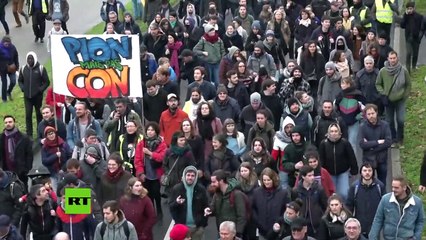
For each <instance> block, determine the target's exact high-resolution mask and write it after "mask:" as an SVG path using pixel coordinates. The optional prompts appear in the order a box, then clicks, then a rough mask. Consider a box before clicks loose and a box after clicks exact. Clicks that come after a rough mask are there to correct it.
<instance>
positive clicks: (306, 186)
mask: <svg viewBox="0 0 426 240" xmlns="http://www.w3.org/2000/svg"><path fill="white" fill-rule="evenodd" d="M299 176H300V177H301V181H300V182H299V184H298V185H297V186H295V190H294V191H295V194H296V196H297V197H298V198H300V199H301V200H302V201H303V204H302V207H301V209H300V213H299V216H300V217H303V218H304V219H307V221H308V235H309V236H311V237H316V236H317V234H318V229H319V226H320V223H321V218H322V216H323V214H324V212H325V210H326V208H327V206H328V204H327V194H326V193H325V191H324V189H323V188H322V187H321V185H320V184H318V182H317V181H316V180H315V170H314V168H312V167H311V166H309V165H305V166H302V167H301V168H300V171H299Z"/></svg>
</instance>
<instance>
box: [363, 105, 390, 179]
mask: <svg viewBox="0 0 426 240" xmlns="http://www.w3.org/2000/svg"><path fill="white" fill-rule="evenodd" d="M364 112H365V115H366V118H367V121H364V122H363V123H362V124H361V126H360V128H359V139H360V143H359V145H360V147H361V149H362V150H363V152H362V158H363V162H368V163H370V164H371V165H372V166H373V168H374V170H376V171H377V177H378V179H379V180H380V181H382V182H383V184H385V185H386V177H387V171H388V163H387V162H388V149H389V147H390V146H391V144H392V136H391V131H390V129H389V124H388V123H387V122H386V121H383V120H381V119H380V118H378V109H377V106H376V105H374V104H367V105H365V109H364Z"/></svg>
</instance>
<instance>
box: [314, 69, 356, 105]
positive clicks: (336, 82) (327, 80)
mask: <svg viewBox="0 0 426 240" xmlns="http://www.w3.org/2000/svg"><path fill="white" fill-rule="evenodd" d="M341 80H342V76H341V75H340V73H339V72H338V71H337V70H336V64H335V63H334V62H331V61H330V62H328V63H326V64H325V76H324V77H322V78H321V79H320V81H319V84H318V94H317V97H318V102H319V103H321V104H322V103H323V102H324V101H325V100H331V101H333V100H334V99H336V97H337V95H338V94H339V93H340V91H341V90H342V89H341V88H340V81H341ZM357 86H358V85H357Z"/></svg>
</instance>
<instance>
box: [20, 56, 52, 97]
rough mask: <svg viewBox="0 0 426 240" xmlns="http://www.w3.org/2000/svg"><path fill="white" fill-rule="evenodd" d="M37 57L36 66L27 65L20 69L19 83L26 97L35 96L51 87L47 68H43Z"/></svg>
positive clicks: (35, 58)
mask: <svg viewBox="0 0 426 240" xmlns="http://www.w3.org/2000/svg"><path fill="white" fill-rule="evenodd" d="M36 60H37V57H34V62H35V63H34V66H33V67H29V66H28V65H25V66H24V67H23V68H21V70H20V71H19V78H18V83H19V87H20V88H21V90H22V92H23V93H24V97H25V98H33V97H35V96H37V95H40V94H41V95H42V94H43V92H44V91H45V90H46V89H47V88H48V87H49V85H50V81H49V76H48V75H47V71H46V68H44V67H43V68H41V67H40V63H38V62H36ZM40 70H42V72H40Z"/></svg>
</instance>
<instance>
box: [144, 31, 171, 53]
mask: <svg viewBox="0 0 426 240" xmlns="http://www.w3.org/2000/svg"><path fill="white" fill-rule="evenodd" d="M143 44H145V46H146V49H147V51H148V52H150V53H152V54H154V56H155V59H159V58H160V57H164V54H165V52H166V48H165V47H166V45H167V36H165V35H160V36H159V37H158V38H157V39H154V37H153V36H152V35H151V34H150V33H147V34H146V35H145V36H144V37H143Z"/></svg>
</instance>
